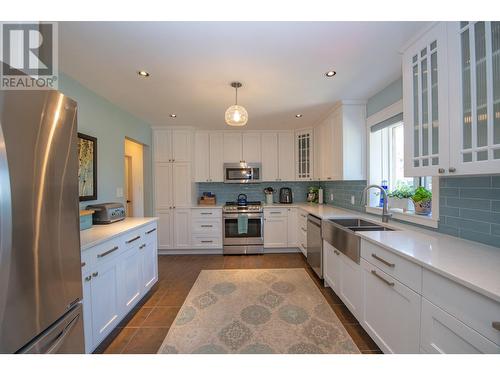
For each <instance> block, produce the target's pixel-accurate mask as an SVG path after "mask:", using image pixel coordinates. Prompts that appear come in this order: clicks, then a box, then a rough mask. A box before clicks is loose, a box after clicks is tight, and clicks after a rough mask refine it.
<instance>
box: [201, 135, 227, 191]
mask: <svg viewBox="0 0 500 375" xmlns="http://www.w3.org/2000/svg"><path fill="white" fill-rule="evenodd" d="M205 157H206V155H205ZM209 159H210V177H209V178H210V182H223V181H224V168H223V167H224V138H223V134H222V133H210V156H209Z"/></svg>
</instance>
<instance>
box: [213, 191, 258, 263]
mask: <svg viewBox="0 0 500 375" xmlns="http://www.w3.org/2000/svg"><path fill="white" fill-rule="evenodd" d="M222 218H223V221H224V242H223V243H224V254H262V253H263V252H264V220H263V211H262V204H261V202H251V201H250V202H247V201H246V200H245V201H244V202H240V203H238V202H226V205H225V206H224V207H223V208H222Z"/></svg>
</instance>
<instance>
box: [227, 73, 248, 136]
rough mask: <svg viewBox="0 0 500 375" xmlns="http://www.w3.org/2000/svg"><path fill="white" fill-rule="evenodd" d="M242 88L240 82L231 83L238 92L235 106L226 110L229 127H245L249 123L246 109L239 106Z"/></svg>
mask: <svg viewBox="0 0 500 375" xmlns="http://www.w3.org/2000/svg"><path fill="white" fill-rule="evenodd" d="M241 86H242V84H241V83H240V82H231V87H234V89H235V90H236V100H235V104H234V105H232V106H231V107H229V108H228V109H227V110H226V115H225V119H226V124H228V125H229V126H245V125H246V123H247V122H248V112H247V110H246V109H245V107H242V106H241V105H238V89H239V88H240V87H241Z"/></svg>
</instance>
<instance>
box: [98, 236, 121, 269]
mask: <svg viewBox="0 0 500 375" xmlns="http://www.w3.org/2000/svg"><path fill="white" fill-rule="evenodd" d="M89 251H90V252H91V254H92V259H91V261H90V262H91V263H92V264H93V265H95V264H100V263H102V262H104V261H109V260H113V259H115V258H117V257H118V256H120V254H122V253H123V252H124V251H125V243H124V241H123V237H118V238H115V239H112V240H109V241H106V242H104V243H102V244H100V245H97V246H94V247H93V248H92V249H90V250H89Z"/></svg>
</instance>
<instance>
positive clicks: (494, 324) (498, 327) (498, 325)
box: [491, 322, 500, 331]
mask: <svg viewBox="0 0 500 375" xmlns="http://www.w3.org/2000/svg"><path fill="white" fill-rule="evenodd" d="M491 326H492V327H493V328H495V329H496V330H497V331H500V322H492V323H491Z"/></svg>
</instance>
